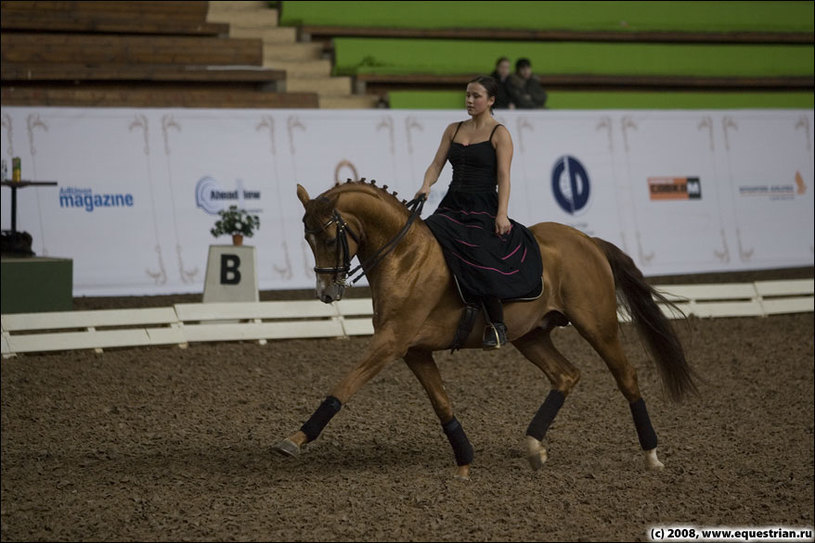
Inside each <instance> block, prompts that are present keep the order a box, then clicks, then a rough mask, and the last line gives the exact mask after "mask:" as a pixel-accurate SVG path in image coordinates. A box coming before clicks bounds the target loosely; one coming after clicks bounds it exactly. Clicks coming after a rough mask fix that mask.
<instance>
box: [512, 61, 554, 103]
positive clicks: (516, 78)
mask: <svg viewBox="0 0 815 543" xmlns="http://www.w3.org/2000/svg"><path fill="white" fill-rule="evenodd" d="M508 87H509V95H510V99H511V100H512V101H513V102H514V103H515V107H517V108H518V109H543V108H545V107H546V91H545V90H543V87H542V86H541V82H540V79H539V78H538V76H536V75H535V74H533V73H532V63H531V62H530V61H529V59H528V58H519V59H518V61H517V62H516V63H515V73H514V74H512V75H511V76H509V82H508Z"/></svg>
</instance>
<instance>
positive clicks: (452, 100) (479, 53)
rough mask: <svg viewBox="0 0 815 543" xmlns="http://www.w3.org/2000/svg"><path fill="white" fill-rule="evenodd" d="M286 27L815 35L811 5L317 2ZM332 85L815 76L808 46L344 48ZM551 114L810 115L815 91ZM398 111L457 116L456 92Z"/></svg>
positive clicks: (655, 99) (403, 104) (378, 42)
mask: <svg viewBox="0 0 815 543" xmlns="http://www.w3.org/2000/svg"><path fill="white" fill-rule="evenodd" d="M280 5H281V19H280V21H281V24H282V25H300V24H310V25H330V26H355V27H359V26H366V27H393V28H416V29H440V28H457V29H461V28H506V29H520V30H524V29H525V30H547V29H550V30H575V31H619V32H621V33H625V32H632V31H665V32H671V31H679V32H798V33H809V34H811V33H813V31H814V30H815V23H814V22H813V20H814V18H815V9H813V8H814V7H815V2H812V1H795V2H737V1H732V2H728V1H703V2H650V1H645V2H613V1H610V2H593V1H589V2H557V1H546V2H492V3H487V2H468V1H460V2H446V1H431V2H424V1H405V2H343V1H334V2H318V1H315V2H311V1H284V2H281V3H280ZM334 43H335V68H334V70H335V75H355V74H363V73H378V74H411V73H416V74H437V75H449V74H483V73H489V72H491V71H492V69H493V67H494V64H495V60H496V59H497V58H498V57H500V56H507V57H509V58H510V59H511V61H512V62H514V61H515V60H517V59H518V58H520V57H526V58H529V59H530V60H531V61H532V66H533V70H534V72H535V73H537V74H539V75H546V74H559V75H560V74H563V75H568V74H594V75H622V76H679V77H682V76H685V77H784V76H805V77H806V76H809V77H812V76H813V74H814V73H815V70H814V69H813V66H815V52H814V51H815V48H813V45H812V44H800V45H797V44H796V45H789V44H784V45H774V44H770V45H766V44H743V45H742V44H688V43H674V44H669V43H629V42H603V43H597V42H518V41H487V40H478V41H475V40H455V39H451V40H440V39H437V40H430V39H427V40H425V39H379V38H341V37H338V38H336V39H335V40H334ZM548 105H549V107H550V108H552V109H597V108H599V109H602V108H621V109H623V108H624V109H637V108H648V109H651V108H656V109H663V108H671V109H721V108H811V107H813V93H812V92H800V91H799V90H795V89H790V91H789V92H784V91H783V89H782V90H779V91H778V92H752V91H749V92H718V91H710V92H645V91H643V92H614V91H592V92H569V91H553V92H551V93H550V98H549V104H548ZM390 106H391V107H392V108H420V109H450V108H453V109H455V108H458V107H461V99H460V98H459V97H458V93H455V92H448V91H439V92H433V91H397V92H391V93H390Z"/></svg>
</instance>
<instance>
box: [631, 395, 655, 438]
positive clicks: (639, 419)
mask: <svg viewBox="0 0 815 543" xmlns="http://www.w3.org/2000/svg"><path fill="white" fill-rule="evenodd" d="M629 406H630V407H631V415H632V416H633V417H634V426H636V427H637V436H638V437H639V438H640V446H641V447H642V450H644V451H650V450H651V449H654V448H656V446H657V433H656V432H655V431H654V427H653V426H651V419H650V417H648V410H647V409H646V408H645V400H643V399H642V398H640V399H639V400H637V401H636V402H633V403H631V404H629Z"/></svg>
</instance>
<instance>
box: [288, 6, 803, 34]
mask: <svg viewBox="0 0 815 543" xmlns="http://www.w3.org/2000/svg"><path fill="white" fill-rule="evenodd" d="M281 6H282V9H281V14H280V24H281V25H284V26H296V25H300V24H309V25H331V26H372V27H394V28H425V29H434V28H513V29H533V30H546V29H569V30H594V31H611V30H615V31H620V32H630V31H660V30H661V31H672V30H675V31H697V32H734V31H764V32H768V31H772V32H812V31H813V28H815V25H813V15H815V10H813V2H809V1H799V2H716V1H710V2H651V1H646V2H593V1H592V2H549V1H547V2H466V1H460V2H432V1H431V2H422V1H407V2H342V1H334V2H310V1H284V2H281Z"/></svg>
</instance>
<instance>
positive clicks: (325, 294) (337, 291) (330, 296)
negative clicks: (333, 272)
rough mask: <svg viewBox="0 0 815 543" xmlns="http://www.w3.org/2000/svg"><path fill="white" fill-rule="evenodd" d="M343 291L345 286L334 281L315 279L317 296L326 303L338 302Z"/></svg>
mask: <svg viewBox="0 0 815 543" xmlns="http://www.w3.org/2000/svg"><path fill="white" fill-rule="evenodd" d="M344 292H345V286H344V285H340V284H338V283H335V282H333V281H332V282H323V281H321V280H320V279H319V278H318V279H317V298H318V299H319V300H320V301H321V302H323V303H326V304H330V303H331V302H339V301H340V300H342V295H343V293H344Z"/></svg>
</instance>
